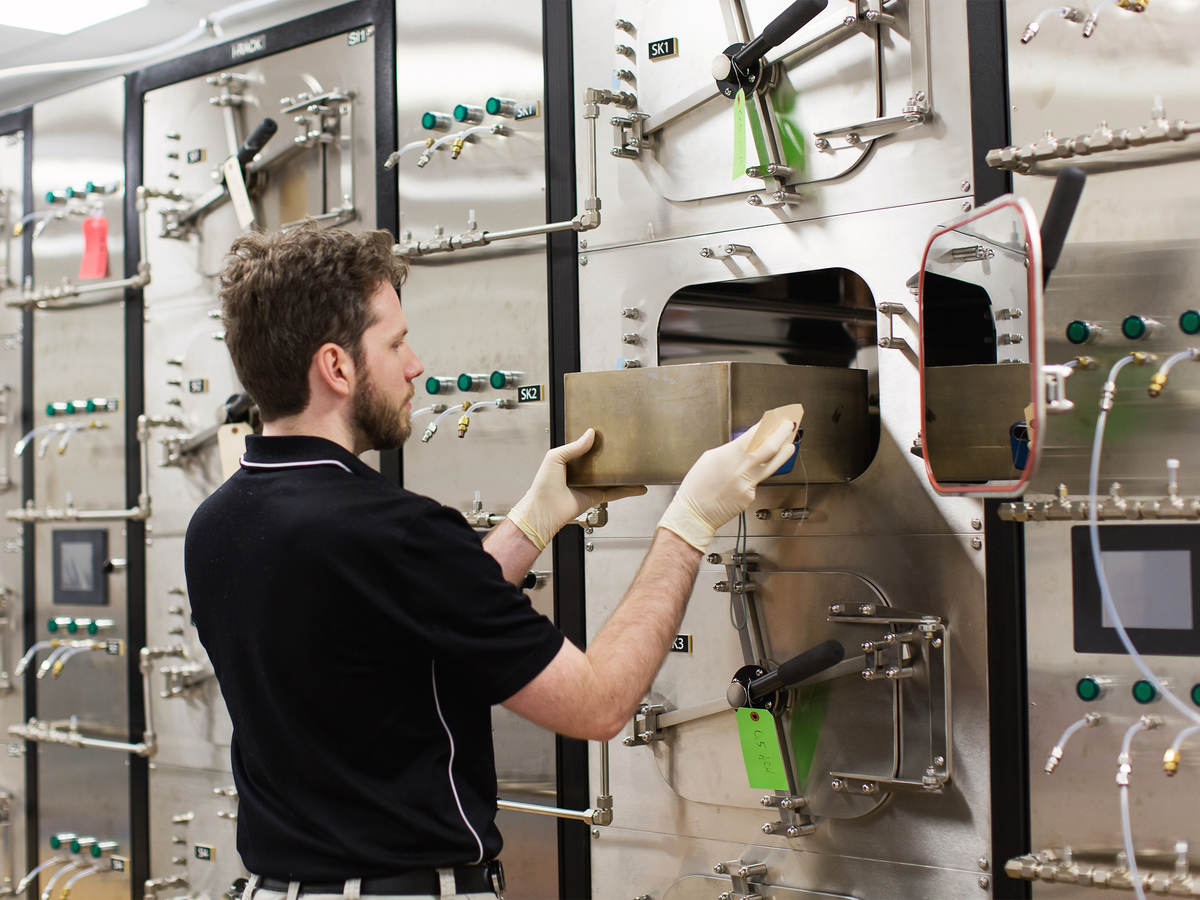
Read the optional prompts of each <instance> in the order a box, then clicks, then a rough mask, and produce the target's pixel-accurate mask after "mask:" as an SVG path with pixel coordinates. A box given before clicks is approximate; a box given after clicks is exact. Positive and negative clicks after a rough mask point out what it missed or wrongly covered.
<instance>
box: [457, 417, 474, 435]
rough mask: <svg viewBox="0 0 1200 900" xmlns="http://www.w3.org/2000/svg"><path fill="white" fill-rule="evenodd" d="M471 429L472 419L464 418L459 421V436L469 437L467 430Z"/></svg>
mask: <svg viewBox="0 0 1200 900" xmlns="http://www.w3.org/2000/svg"><path fill="white" fill-rule="evenodd" d="M470 427H471V417H470V416H463V417H462V418H461V419H459V420H458V436H459V437H460V438H464V437H466V436H467V429H468V428H470Z"/></svg>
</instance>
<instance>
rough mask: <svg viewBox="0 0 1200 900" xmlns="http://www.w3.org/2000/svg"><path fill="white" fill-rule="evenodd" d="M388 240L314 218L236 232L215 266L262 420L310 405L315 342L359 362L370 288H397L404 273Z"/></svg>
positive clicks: (239, 360)
mask: <svg viewBox="0 0 1200 900" xmlns="http://www.w3.org/2000/svg"><path fill="white" fill-rule="evenodd" d="M394 243H395V239H394V238H393V237H392V235H391V234H390V233H388V232H387V231H366V232H360V233H351V232H349V231H343V230H341V229H329V230H326V231H318V230H317V229H316V228H315V227H313V226H301V227H298V228H293V229H290V230H288V231H282V232H275V233H272V234H259V233H251V234H244V235H242V236H241V237H239V238H238V239H237V240H235V241H234V242H233V246H232V247H230V248H229V256H228V258H227V259H226V262H225V267H224V268H223V269H222V270H221V289H220V298H221V315H222V318H223V319H224V323H225V344H226V345H227V346H228V347H229V355H230V356H231V357H233V367H234V369H235V370H236V371H237V375H238V378H239V379H240V380H241V382H242V386H243V387H245V389H246V391H247V392H248V393H249V394H250V396H251V397H253V398H254V401H255V402H256V403H257V404H258V408H259V410H260V412H261V413H262V417H263V420H264V421H268V422H269V421H272V420H274V419H278V418H280V417H282V416H291V415H295V414H297V413H299V412H302V411H303V410H304V408H305V407H306V406H308V401H309V389H308V369H309V365H310V363H311V362H312V358H313V354H314V353H316V352H317V348H319V347H320V346H321V345H322V344H325V343H327V342H332V343H334V344H337V345H338V346H340V347H343V348H344V349H345V350H346V351H347V352H348V353H349V354H350V356H351V358H352V359H353V360H354V361H355V363H356V364H358V365H361V363H362V335H363V332H364V331H366V330H367V329H368V328H370V327H371V325H372V323H373V321H374V317H373V315H372V313H371V309H370V304H369V301H370V298H371V296H372V295H373V294H374V293H375V291H376V290H378V288H379V287H380V285H382V284H384V283H385V282H386V283H389V284H391V285H392V286H393V287H395V288H396V290H397V292H399V290H400V285H401V284H403V283H404V279H405V277H406V276H407V274H408V264H407V262H405V261H404V260H403V259H401V258H398V257H396V256H393V255H392V246H393V245H394Z"/></svg>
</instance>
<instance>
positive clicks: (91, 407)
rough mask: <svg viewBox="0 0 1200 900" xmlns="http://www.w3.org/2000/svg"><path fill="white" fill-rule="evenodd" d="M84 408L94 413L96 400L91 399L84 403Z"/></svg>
mask: <svg viewBox="0 0 1200 900" xmlns="http://www.w3.org/2000/svg"><path fill="white" fill-rule="evenodd" d="M84 409H86V410H87V411H88V412H90V413H94V412H95V411H96V401H95V400H89V401H88V402H87V403H85V404H84Z"/></svg>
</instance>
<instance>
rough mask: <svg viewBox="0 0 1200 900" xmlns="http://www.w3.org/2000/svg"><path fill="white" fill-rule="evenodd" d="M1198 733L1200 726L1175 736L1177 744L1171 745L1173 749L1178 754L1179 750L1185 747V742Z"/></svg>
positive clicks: (1194, 726) (1184, 730)
mask: <svg viewBox="0 0 1200 900" xmlns="http://www.w3.org/2000/svg"><path fill="white" fill-rule="evenodd" d="M1197 731H1200V725H1192V726H1191V727H1189V728H1185V729H1183V731H1181V732H1179V734H1177V735H1175V742H1174V743H1173V744H1171V749H1172V750H1174V751H1175V752H1176V753H1178V752H1179V748H1180V747H1182V746H1183V742H1184V741H1186V740H1187V739H1188V738H1190V737H1191V736H1192V735H1193V734H1195V733H1196V732H1197Z"/></svg>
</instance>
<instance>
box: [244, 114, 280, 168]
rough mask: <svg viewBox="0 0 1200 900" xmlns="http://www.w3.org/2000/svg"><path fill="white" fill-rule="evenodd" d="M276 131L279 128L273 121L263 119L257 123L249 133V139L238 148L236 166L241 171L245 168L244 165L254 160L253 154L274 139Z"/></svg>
mask: <svg viewBox="0 0 1200 900" xmlns="http://www.w3.org/2000/svg"><path fill="white" fill-rule="evenodd" d="M278 130H279V126H278V125H276V124H275V120H274V119H263V120H262V121H261V122H259V123H258V127H257V128H255V129H254V130H253V131H252V132H250V137H248V138H246V141H245V143H244V144H242V146H241V147H239V148H238V152H237V159H238V165H239V166H241V167H242V168H243V169H244V168H246V164H247V163H249V162H250V160H252V159H254V154H256V153H258V151H259V150H261V149H262V148H263V147H265V146H266V145H267V141H269V140H270V139H271V138H272V137H274V135H275V132H276V131H278Z"/></svg>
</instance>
